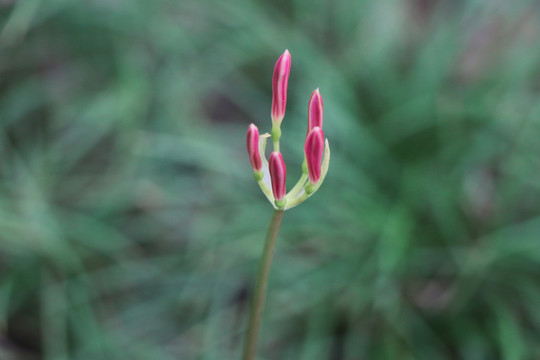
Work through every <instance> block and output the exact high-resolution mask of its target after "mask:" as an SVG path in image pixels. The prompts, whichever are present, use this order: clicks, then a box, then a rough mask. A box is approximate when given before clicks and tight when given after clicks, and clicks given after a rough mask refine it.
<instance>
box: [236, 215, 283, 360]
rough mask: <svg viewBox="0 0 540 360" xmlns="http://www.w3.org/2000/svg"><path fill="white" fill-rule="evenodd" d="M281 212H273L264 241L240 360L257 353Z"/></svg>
mask: <svg viewBox="0 0 540 360" xmlns="http://www.w3.org/2000/svg"><path fill="white" fill-rule="evenodd" d="M283 213H284V211H283V210H274V213H273V214H272V219H271V220H270V225H269V226H268V231H267V232H266V239H265V241H264V251H263V254H262V258H261V262H260V263H259V273H258V274H257V282H256V284H255V293H254V295H253V300H252V301H253V302H252V304H251V311H250V314H249V324H248V329H247V333H246V339H245V343H244V353H243V355H242V360H254V359H255V354H256V352H257V338H258V336H259V328H260V325H261V315H262V311H263V307H264V299H265V297H266V288H267V286H268V275H269V274H270V266H271V265H272V258H273V256H274V248H275V247H276V240H277V236H278V232H279V228H280V226H281V220H282V219H283Z"/></svg>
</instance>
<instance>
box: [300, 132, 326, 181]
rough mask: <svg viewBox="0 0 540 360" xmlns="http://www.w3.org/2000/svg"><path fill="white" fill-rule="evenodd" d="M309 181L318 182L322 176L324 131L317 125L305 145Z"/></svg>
mask: <svg viewBox="0 0 540 360" xmlns="http://www.w3.org/2000/svg"><path fill="white" fill-rule="evenodd" d="M304 152H305V154H306V162H307V168H308V175H309V181H310V182H311V183H316V182H317V181H319V179H320V178H321V161H322V157H323V153H324V133H323V131H322V129H321V128H320V127H318V126H315V127H314V128H313V129H312V130H311V131H310V133H309V134H308V136H307V137H306V143H305V145H304Z"/></svg>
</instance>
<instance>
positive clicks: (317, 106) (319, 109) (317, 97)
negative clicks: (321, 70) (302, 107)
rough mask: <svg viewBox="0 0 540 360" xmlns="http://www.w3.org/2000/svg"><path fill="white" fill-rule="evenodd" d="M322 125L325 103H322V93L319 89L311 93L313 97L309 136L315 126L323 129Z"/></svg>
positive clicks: (311, 99) (309, 116) (309, 114)
mask: <svg viewBox="0 0 540 360" xmlns="http://www.w3.org/2000/svg"><path fill="white" fill-rule="evenodd" d="M322 123H323V101H322V96H321V93H320V92H319V89H318V88H317V89H316V90H315V91H313V92H312V93H311V97H310V98H309V105H308V128H307V133H308V134H309V132H310V131H311V130H312V129H313V128H314V127H315V126H318V127H320V128H321V129H322Z"/></svg>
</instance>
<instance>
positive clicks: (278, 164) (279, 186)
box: [268, 151, 287, 202]
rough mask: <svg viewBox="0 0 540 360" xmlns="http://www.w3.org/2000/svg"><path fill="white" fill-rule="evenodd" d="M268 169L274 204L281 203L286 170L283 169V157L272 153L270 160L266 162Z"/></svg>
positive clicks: (283, 194)
mask: <svg viewBox="0 0 540 360" xmlns="http://www.w3.org/2000/svg"><path fill="white" fill-rule="evenodd" d="M268 167H269V170H270V178H271V180H272V192H273V193H274V198H275V199H276V202H278V201H282V200H283V198H284V197H285V193H286V185H285V180H286V178H287V169H286V168H285V161H283V156H281V153H280V152H278V151H274V152H272V154H271V155H270V160H269V161H268Z"/></svg>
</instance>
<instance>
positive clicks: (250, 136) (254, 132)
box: [247, 124, 262, 172]
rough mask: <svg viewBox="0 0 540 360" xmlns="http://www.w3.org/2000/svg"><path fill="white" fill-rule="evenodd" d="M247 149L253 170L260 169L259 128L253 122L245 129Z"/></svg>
mask: <svg viewBox="0 0 540 360" xmlns="http://www.w3.org/2000/svg"><path fill="white" fill-rule="evenodd" d="M247 151H248V155H249V161H251V167H252V168H253V171H255V172H258V171H260V170H261V169H262V159H261V154H260V152H259V129H258V128H257V126H255V125H253V124H251V125H249V127H248V131H247Z"/></svg>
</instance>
